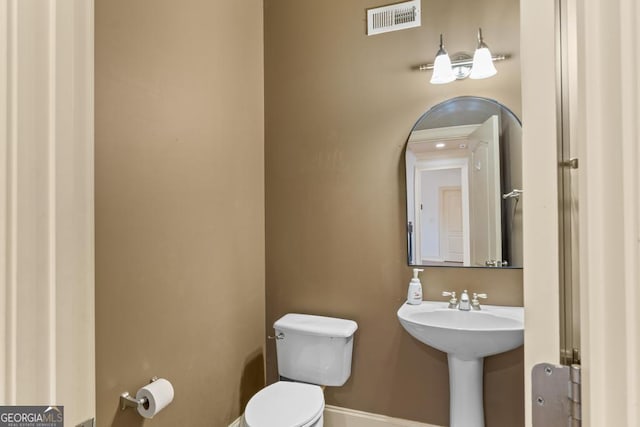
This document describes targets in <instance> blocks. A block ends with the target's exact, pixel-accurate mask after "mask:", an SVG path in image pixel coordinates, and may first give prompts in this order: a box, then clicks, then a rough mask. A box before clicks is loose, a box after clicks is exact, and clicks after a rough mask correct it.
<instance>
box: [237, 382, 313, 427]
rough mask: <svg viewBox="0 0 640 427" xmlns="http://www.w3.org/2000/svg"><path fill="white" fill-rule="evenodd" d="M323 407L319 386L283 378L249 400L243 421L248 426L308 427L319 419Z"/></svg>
mask: <svg viewBox="0 0 640 427" xmlns="http://www.w3.org/2000/svg"><path fill="white" fill-rule="evenodd" d="M323 410H324V395H323V394H322V389H321V388H320V387H319V386H317V385H312V384H304V383H294V382H289V381H280V382H277V383H275V384H271V385H270V386H268V387H265V388H263V389H262V390H260V391H259V392H258V393H256V395H255V396H253V397H252V398H251V400H249V403H248V404H247V408H246V410H245V413H244V422H245V425H246V426H247V427H306V426H310V425H312V424H313V423H315V422H316V421H317V420H318V419H320V417H322V412H323Z"/></svg>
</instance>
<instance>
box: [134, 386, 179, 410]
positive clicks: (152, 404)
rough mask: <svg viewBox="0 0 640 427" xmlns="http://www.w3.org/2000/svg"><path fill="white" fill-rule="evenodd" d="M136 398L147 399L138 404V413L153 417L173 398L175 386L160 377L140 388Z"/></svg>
mask: <svg viewBox="0 0 640 427" xmlns="http://www.w3.org/2000/svg"><path fill="white" fill-rule="evenodd" d="M136 399H138V400H140V399H146V402H145V403H144V404H141V405H138V413H139V414H140V415H142V416H143V417H145V418H153V416H154V415H155V414H157V413H158V412H160V411H162V410H163V409H164V408H166V407H167V405H168V404H169V403H171V401H172V400H173V386H172V385H171V383H170V382H169V381H167V380H165V379H164V378H159V379H157V380H155V381H154V382H152V383H151V384H148V385H146V386H144V387H142V388H141V389H140V390H138V392H137V393H136Z"/></svg>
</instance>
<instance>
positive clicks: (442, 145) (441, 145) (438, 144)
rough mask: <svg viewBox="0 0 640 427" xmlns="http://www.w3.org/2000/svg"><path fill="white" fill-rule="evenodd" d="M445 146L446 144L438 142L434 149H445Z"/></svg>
mask: <svg viewBox="0 0 640 427" xmlns="http://www.w3.org/2000/svg"><path fill="white" fill-rule="evenodd" d="M446 146H447V144H445V143H444V142H438V143H437V144H436V148H444V147H446Z"/></svg>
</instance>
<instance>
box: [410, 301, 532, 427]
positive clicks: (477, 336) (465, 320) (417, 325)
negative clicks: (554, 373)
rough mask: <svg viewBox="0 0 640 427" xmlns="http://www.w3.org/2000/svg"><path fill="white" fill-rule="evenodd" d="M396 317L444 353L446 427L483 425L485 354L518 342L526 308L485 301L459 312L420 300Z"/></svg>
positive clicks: (420, 337)
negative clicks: (447, 396) (447, 405)
mask: <svg viewBox="0 0 640 427" xmlns="http://www.w3.org/2000/svg"><path fill="white" fill-rule="evenodd" d="M398 319H399V320H400V323H401V324H402V326H403V327H404V328H405V329H406V330H407V332H409V334H411V335H412V336H413V337H414V338H416V339H417V340H418V341H420V342H422V343H424V344H427V345H429V346H431V347H433V348H436V349H438V350H440V351H444V352H445V353H447V359H448V361H449V393H450V399H449V401H450V408H449V418H450V420H449V423H450V424H449V425H450V426H451V427H484V409H483V402H482V371H483V363H484V357H485V356H490V355H492V354H497V353H502V352H504V351H508V350H512V349H514V348H517V347H519V346H521V345H522V343H523V342H524V308H523V307H503V306H496V305H483V306H482V310H480V311H477V310H470V311H461V310H458V309H451V308H449V303H447V302H436V301H423V302H422V304H420V305H409V304H403V305H402V307H400V309H399V310H398Z"/></svg>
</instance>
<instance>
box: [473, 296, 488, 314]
mask: <svg viewBox="0 0 640 427" xmlns="http://www.w3.org/2000/svg"><path fill="white" fill-rule="evenodd" d="M479 298H482V299H487V294H484V293H483V294H477V293H475V292H474V293H473V298H472V299H471V307H472V308H473V309H474V310H480V300H479Z"/></svg>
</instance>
